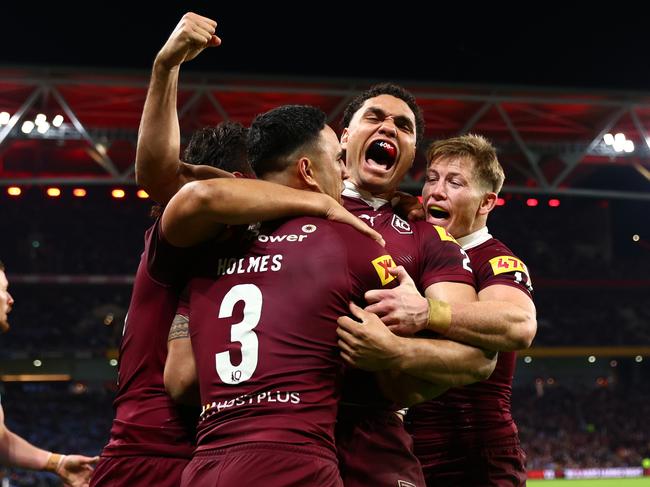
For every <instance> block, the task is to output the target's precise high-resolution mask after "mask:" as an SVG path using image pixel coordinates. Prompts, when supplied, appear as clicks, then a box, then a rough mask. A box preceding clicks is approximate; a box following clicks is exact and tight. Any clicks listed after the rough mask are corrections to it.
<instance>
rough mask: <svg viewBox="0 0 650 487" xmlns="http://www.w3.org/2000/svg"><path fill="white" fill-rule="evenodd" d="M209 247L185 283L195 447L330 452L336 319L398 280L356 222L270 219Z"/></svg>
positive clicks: (337, 371) (337, 364)
mask: <svg viewBox="0 0 650 487" xmlns="http://www.w3.org/2000/svg"><path fill="white" fill-rule="evenodd" d="M253 230H254V229H252V228H249V230H248V231H247V232H246V235H244V236H241V235H240V236H239V237H233V238H231V239H229V240H228V241H226V242H223V243H214V244H213V245H212V248H211V250H210V251H207V252H205V253H204V254H206V255H204V256H202V257H200V263H199V264H198V265H197V267H196V269H195V271H194V277H193V279H192V280H191V281H190V285H189V290H190V338H191V340H192V348H193V351H194V356H195V359H196V366H197V371H198V375H199V383H200V391H201V401H202V403H203V408H202V413H201V420H200V422H199V426H198V448H197V451H205V450H208V449H219V448H224V447H231V446H234V445H238V444H243V443H252V442H265V441H266V442H281V443H293V444H311V445H314V446H319V445H320V446H323V447H326V448H329V449H330V451H333V450H334V439H333V430H334V423H335V421H336V411H337V406H338V400H339V395H340V391H339V382H340V376H341V370H342V360H341V359H340V355H339V349H338V346H337V334H336V327H337V324H336V320H337V318H338V317H339V316H341V315H347V314H349V307H348V306H349V305H348V303H349V302H350V301H355V302H357V303H360V304H361V303H363V295H364V292H365V291H367V290H369V289H374V288H380V287H382V286H383V285H387V284H389V283H391V282H396V279H395V278H393V276H391V275H390V274H389V273H388V271H387V268H388V267H391V266H394V264H393V263H392V259H391V257H390V256H389V255H387V252H386V250H385V249H383V248H382V247H380V246H379V245H377V244H376V243H374V242H373V241H371V240H370V239H369V238H367V237H365V236H363V235H362V234H360V233H358V232H357V231H356V230H354V229H353V228H352V227H350V226H348V225H343V224H339V223H332V222H329V221H326V220H323V219H316V218H296V219H293V220H288V221H276V222H270V223H268V224H265V225H263V226H262V227H261V229H258V230H257V231H253Z"/></svg>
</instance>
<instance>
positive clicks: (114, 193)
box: [111, 189, 126, 199]
mask: <svg viewBox="0 0 650 487" xmlns="http://www.w3.org/2000/svg"><path fill="white" fill-rule="evenodd" d="M111 195H112V196H113V198H117V199H120V198H124V196H125V195H126V193H125V192H124V190H123V189H114V190H113V191H111Z"/></svg>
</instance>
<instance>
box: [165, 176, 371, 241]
mask: <svg viewBox="0 0 650 487" xmlns="http://www.w3.org/2000/svg"><path fill="white" fill-rule="evenodd" d="M294 216H316V217H323V218H327V219H329V220H332V221H340V222H343V223H347V224H349V225H352V226H353V227H354V228H356V229H357V230H358V231H360V232H362V233H364V234H366V235H368V236H370V237H371V238H373V239H375V240H376V241H378V242H380V243H383V239H382V238H381V236H380V235H379V234H378V233H377V232H375V231H374V230H372V229H371V228H370V227H368V226H367V225H366V224H365V223H363V222H362V221H361V220H359V219H358V218H357V217H355V216H353V215H352V214H351V213H349V212H348V211H347V210H345V208H343V207H342V206H341V205H340V204H339V203H337V202H336V201H335V200H334V199H333V198H331V197H330V196H327V195H325V194H323V193H315V192H310V191H302V190H298V189H293V188H289V187H287V186H283V185H280V184H275V183H271V182H268V181H262V180H255V179H240V178H238V179H210V180H206V181H195V182H192V183H189V184H186V185H185V186H184V187H183V188H182V189H181V190H180V191H179V192H178V193H177V194H176V195H175V196H174V197H173V198H172V199H171V201H170V202H169V204H168V205H167V208H165V212H164V213H163V216H162V229H163V233H164V235H165V238H166V239H167V240H168V241H169V242H170V243H171V244H172V245H175V246H178V247H189V246H191V245H195V244H197V243H200V242H203V241H205V240H207V239H209V238H211V237H214V236H217V235H218V234H219V233H220V232H221V231H223V229H224V227H225V225H242V224H247V223H255V222H258V221H266V220H275V219H278V218H289V217H294Z"/></svg>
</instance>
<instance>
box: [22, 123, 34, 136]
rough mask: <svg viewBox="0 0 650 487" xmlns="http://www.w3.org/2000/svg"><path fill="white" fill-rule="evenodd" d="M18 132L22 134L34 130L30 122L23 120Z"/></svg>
mask: <svg viewBox="0 0 650 487" xmlns="http://www.w3.org/2000/svg"><path fill="white" fill-rule="evenodd" d="M20 130H22V132H23V134H28V133H30V132H31V131H32V130H34V122H32V121H31V120H25V121H24V122H23V125H22V127H20Z"/></svg>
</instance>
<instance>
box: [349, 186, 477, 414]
mask: <svg viewBox="0 0 650 487" xmlns="http://www.w3.org/2000/svg"><path fill="white" fill-rule="evenodd" d="M349 194H351V193H350V190H349V189H348V190H346V191H345V192H344V193H343V195H344V196H343V204H344V206H345V207H346V209H347V210H348V211H350V212H351V213H353V214H354V215H356V216H358V217H359V218H360V219H362V220H363V221H365V222H366V223H367V224H368V225H370V226H371V227H372V228H373V229H374V230H376V231H377V232H379V233H380V234H381V235H382V237H384V240H385V241H386V250H388V252H389V253H390V255H391V256H392V257H393V259H394V260H395V264H396V265H401V266H403V267H404V268H405V269H406V271H407V272H408V273H409V275H410V276H411V277H412V278H413V281H415V284H416V285H417V286H418V288H419V289H420V292H422V293H424V290H425V289H427V288H428V287H429V286H430V285H432V284H435V283H437V282H459V283H465V284H468V285H470V286H474V275H473V273H472V269H471V267H470V265H469V262H470V259H469V257H467V255H466V254H465V252H464V251H463V249H462V248H461V247H460V246H459V245H458V243H457V242H456V241H455V240H454V239H453V237H451V236H450V235H449V234H448V233H447V232H446V231H445V229H443V228H442V227H437V226H434V225H431V224H429V223H426V222H423V221H418V222H407V221H406V220H403V219H402V218H400V217H399V216H398V215H397V214H396V213H395V212H394V210H393V208H392V207H391V206H390V204H389V203H388V202H386V203H384V204H382V203H381V201H382V200H377V199H374V200H372V201H368V202H366V201H364V200H362V199H360V198H357V197H350V196H348V195H349ZM375 202H377V203H375ZM373 204H374V207H373V206H372V205H373ZM343 401H344V403H352V404H355V405H371V406H373V407H387V408H393V405H391V403H390V402H389V401H387V400H386V399H385V398H384V397H383V395H382V394H381V392H380V391H379V388H378V387H377V386H376V384H375V381H374V374H372V373H369V372H364V371H360V370H350V371H349V372H348V373H347V374H346V382H345V391H344V394H343ZM394 409H397V408H394ZM354 414H356V413H354Z"/></svg>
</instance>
